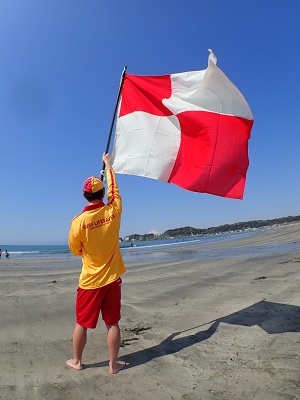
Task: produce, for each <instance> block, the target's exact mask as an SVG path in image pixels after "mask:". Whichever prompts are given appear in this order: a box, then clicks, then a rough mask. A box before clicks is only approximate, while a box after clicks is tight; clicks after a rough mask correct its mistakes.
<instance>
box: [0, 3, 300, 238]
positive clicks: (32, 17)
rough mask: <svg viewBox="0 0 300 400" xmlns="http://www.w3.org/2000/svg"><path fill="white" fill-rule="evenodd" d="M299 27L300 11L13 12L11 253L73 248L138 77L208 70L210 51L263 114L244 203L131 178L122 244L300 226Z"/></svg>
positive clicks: (297, 7)
mask: <svg viewBox="0 0 300 400" xmlns="http://www.w3.org/2000/svg"><path fill="white" fill-rule="evenodd" d="M299 19H300V2H299V0H288V1H286V0H285V1H281V0H275V1H274V0H263V1H261V0H251V1H240V0H228V1H223V0H210V1H202V0H194V1H184V2H183V1H174V0H165V1H164V0H163V1H161V0H160V1H157V0H151V1H148V0H144V1H140V0H134V1H132V0H128V1H120V0H115V1H106V2H104V1H99V0H85V1H84V0H43V1H40V0H26V1H23V0H2V1H1V2H0V37H1V41H0V54H1V62H0V88H1V90H0V139H1V142H0V143H1V144H0V146H1V147H0V182H1V197H0V205H1V208H0V213H1V214H0V243H1V244H2V245H4V244H27V243H33V244H39V243H49V244H52V243H54V244H55V243H63V242H66V241H67V236H68V231H69V226H70V221H71V219H72V218H73V216H74V215H76V214H78V213H79V212H80V211H81V210H82V208H83V207H84V205H85V203H84V199H83V197H82V192H81V191H82V183H83V181H84V179H85V178H87V177H89V176H91V175H98V174H99V171H100V169H101V167H102V161H101V155H102V153H103V151H104V149H105V147H106V141H107V136H108V131H109V127H110V123H111V118H112V113H113V108H114V105H115V99H116V95H117V91H118V86H119V80H120V75H121V72H122V70H123V67H124V65H127V66H128V69H127V72H128V73H131V74H137V75H160V74H168V73H176V72H183V71H189V70H201V69H205V68H206V67H207V57H208V51H207V49H208V48H212V49H213V51H214V53H215V54H216V56H217V58H218V66H219V67H220V68H221V69H222V71H223V72H224V73H225V74H226V75H227V76H228V77H229V79H231V80H232V82H233V83H234V84H235V85H236V86H237V87H238V88H239V89H240V91H241V92H242V93H243V95H244V96H245V98H246V100H247V101H248V103H249V105H250V107H251V109H252V112H253V114H254V119H255V123H254V127H253V129H252V138H251V140H250V142H249V153H250V154H249V155H250V166H249V170H248V175H247V183H246V189H245V196H244V200H242V201H240V200H232V199H225V198H220V197H217V196H212V195H207V194H201V193H192V192H189V191H185V190H183V189H180V188H178V187H176V186H174V185H169V184H167V183H163V182H159V181H154V180H151V179H146V178H141V177H133V176H127V175H117V178H118V183H119V186H120V189H121V194H122V197H123V204H124V212H123V218H122V228H121V236H122V237H124V236H125V235H128V234H133V233H141V234H142V233H147V232H150V231H153V230H154V231H157V232H164V231H165V230H167V229H169V228H176V227H182V226H193V227H196V228H205V227H209V226H217V225H221V224H225V223H234V222H238V221H247V220H253V219H272V218H276V217H282V216H288V215H299V214H300V205H299V198H300V185H299V170H300V168H299V167H300V156H299V148H300V134H299V106H300V102H299V92H300V79H299V65H300V48H299V39H300V24H299Z"/></svg>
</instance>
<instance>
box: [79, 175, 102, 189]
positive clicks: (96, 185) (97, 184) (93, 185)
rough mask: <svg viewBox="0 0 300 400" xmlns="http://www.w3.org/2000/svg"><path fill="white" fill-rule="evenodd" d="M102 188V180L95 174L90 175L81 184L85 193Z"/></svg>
mask: <svg viewBox="0 0 300 400" xmlns="http://www.w3.org/2000/svg"><path fill="white" fill-rule="evenodd" d="M103 188H104V185H103V182H102V181H101V180H100V179H99V178H97V177H96V176H91V177H90V178H88V179H87V180H86V181H85V182H84V184H83V191H84V192H87V193H96V192H99V190H101V189H103Z"/></svg>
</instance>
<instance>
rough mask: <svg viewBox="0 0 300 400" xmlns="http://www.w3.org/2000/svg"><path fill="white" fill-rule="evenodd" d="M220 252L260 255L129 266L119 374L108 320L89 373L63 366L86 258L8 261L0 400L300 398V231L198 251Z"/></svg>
mask: <svg viewBox="0 0 300 400" xmlns="http://www.w3.org/2000/svg"><path fill="white" fill-rule="evenodd" d="M282 244H287V245H289V244H290V245H291V246H290V248H288V247H287V248H288V250H282V249H281V247H280V245H282ZM268 245H273V246H274V248H275V250H273V251H272V252H264V251H263V248H264V246H268ZM222 246H223V247H224V248H226V247H227V248H235V247H238V246H244V247H245V248H249V249H251V247H252V246H261V247H262V251H261V253H260V254H257V253H255V254H251V251H249V252H247V255H238V256H234V257H233V256H228V257H216V258H212V259H199V260H195V259H189V257H188V252H189V251H192V250H189V249H186V248H180V247H178V248H176V249H174V248H173V249H170V250H169V251H170V252H172V253H175V256H174V254H172V262H170V261H168V260H166V261H161V260H159V258H158V260H157V262H156V261H154V260H153V258H151V261H150V262H148V263H147V262H144V263H142V264H141V265H139V264H136V263H132V264H128V265H126V267H127V272H126V274H124V275H123V276H122V279H123V286H122V290H123V293H122V299H123V300H122V319H121V321H120V328H121V332H122V343H121V349H120V357H119V359H121V360H124V361H126V362H128V363H129V365H128V366H127V367H126V368H125V369H123V370H122V371H120V372H119V373H118V374H116V375H110V374H108V355H107V349H106V340H105V339H106V328H105V325H104V323H103V321H102V320H99V323H98V327H97V328H96V329H95V330H89V331H88V342H87V345H86V347H85V350H84V357H83V364H84V369H83V370H82V371H75V370H72V369H69V368H67V367H66V366H65V361H66V360H67V359H68V358H70V357H72V333H73V328H74V324H75V297H76V289H77V283H78V277H79V273H80V268H81V260H80V258H70V259H63V260H60V259H56V258H49V259H28V260H21V259H20V260H18V259H16V260H14V259H10V260H5V259H3V258H2V259H1V260H0V271H1V283H0V285H1V292H0V293H1V310H0V316H1V318H0V319H1V327H0V345H1V347H0V349H1V374H0V385H1V388H0V399H3V400H25V399H30V400H42V399H43V400H56V399H63V400H69V399H72V400H73V399H76V400H78V399H85V400H86V399H87V400H94V399H112V400H114V399H122V400H140V399H143V400H153V399H155V400H172V399H173V400H177V399H178V400H179V399H180V400H196V399H201V400H202V399H203V400H206V399H208V400H210V399H224V400H227V399H228V400H235V399H236V400H241V399H261V400H276V399H289V400H292V399H300V359H299V350H300V290H299V288H300V224H299V223H295V224H289V225H283V226H278V227H275V228H273V229H268V230H266V231H265V232H263V233H262V234H260V235H257V236H249V237H238V236H236V237H232V239H231V240H227V241H226V242H222V243H219V242H216V243H208V244H206V245H205V246H202V247H201V249H205V250H206V251H211V252H212V253H213V252H214V251H215V250H216V249H220V247H222ZM276 246H278V251H277V250H276ZM176 252H180V258H179V257H178V259H179V261H176ZM184 252H186V253H187V258H186V260H185V259H184ZM174 260H175V261H174Z"/></svg>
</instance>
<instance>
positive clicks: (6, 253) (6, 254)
mask: <svg viewBox="0 0 300 400" xmlns="http://www.w3.org/2000/svg"><path fill="white" fill-rule="evenodd" d="M5 257H6V258H9V252H8V251H7V250H5Z"/></svg>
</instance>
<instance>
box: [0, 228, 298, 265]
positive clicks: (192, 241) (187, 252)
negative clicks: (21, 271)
mask: <svg viewBox="0 0 300 400" xmlns="http://www.w3.org/2000/svg"><path fill="white" fill-rule="evenodd" d="M263 232H264V230H256V231H246V232H239V233H227V234H222V235H210V236H200V237H188V238H180V239H176V238H173V239H168V240H150V241H134V242H125V241H123V242H120V248H121V252H122V256H123V259H124V262H125V263H134V264H135V263H149V262H165V261H168V262H172V261H177V262H178V261H183V260H198V259H210V258H219V257H233V256H242V255H243V256H249V255H257V254H262V253H264V254H266V253H272V252H280V251H291V250H297V248H298V249H299V242H296V243H283V244H275V245H274V244H273V245H271V244H270V245H263V246H260V245H257V244H256V245H251V246H249V245H248V246H242V245H241V246H238V245H236V243H235V246H234V247H231V246H225V247H220V248H213V249H206V248H204V245H206V244H210V243H218V242H226V241H229V240H232V239H234V238H236V239H238V238H243V237H249V236H254V235H260V234H262V233H263ZM201 245H203V248H202V246H201ZM0 248H1V249H2V259H5V250H7V251H8V252H9V255H10V259H45V258H58V259H72V258H74V256H73V255H72V254H71V253H70V250H69V247H68V245H0Z"/></svg>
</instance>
